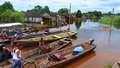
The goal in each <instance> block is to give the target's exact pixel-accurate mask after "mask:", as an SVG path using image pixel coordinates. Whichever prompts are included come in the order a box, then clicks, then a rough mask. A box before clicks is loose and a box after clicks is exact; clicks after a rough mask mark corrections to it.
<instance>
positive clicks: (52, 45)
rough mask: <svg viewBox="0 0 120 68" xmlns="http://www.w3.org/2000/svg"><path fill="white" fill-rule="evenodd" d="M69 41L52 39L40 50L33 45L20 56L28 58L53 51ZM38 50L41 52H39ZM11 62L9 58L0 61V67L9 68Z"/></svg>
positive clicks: (64, 45)
mask: <svg viewBox="0 0 120 68" xmlns="http://www.w3.org/2000/svg"><path fill="white" fill-rule="evenodd" d="M60 42H62V43H60ZM70 43H71V41H70V40H66V39H60V40H57V41H54V42H52V43H49V44H46V45H45V46H46V48H43V49H41V50H40V48H39V47H38V46H37V47H35V48H32V49H31V50H29V51H27V52H24V53H23V54H22V56H23V57H24V58H29V57H31V56H38V55H41V54H45V53H48V52H51V51H54V50H59V49H62V48H64V47H66V46H67V45H68V44H70ZM49 47H50V48H49ZM39 51H40V52H41V53H39ZM8 63H9V64H8ZM11 64H12V61H11V59H9V60H6V61H3V62H0V67H2V68H6V67H7V68H9V67H11Z"/></svg>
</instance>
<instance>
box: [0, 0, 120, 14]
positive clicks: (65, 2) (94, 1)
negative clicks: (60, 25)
mask: <svg viewBox="0 0 120 68" xmlns="http://www.w3.org/2000/svg"><path fill="white" fill-rule="evenodd" d="M5 1H10V2H11V3H12V4H13V6H14V8H15V9H16V10H18V11H26V10H28V9H32V8H33V7H34V6H36V5H40V6H42V7H44V6H46V5H48V6H49V8H50V10H51V11H54V12H57V11H58V10H59V9H60V8H69V7H70V3H71V11H72V12H75V11H77V10H78V9H80V10H81V11H82V12H88V11H94V10H98V11H102V12H109V11H112V8H114V9H115V11H114V13H118V12H120V0H0V5H1V4H3V3H4V2H5Z"/></svg>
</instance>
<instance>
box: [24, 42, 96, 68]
mask: <svg viewBox="0 0 120 68" xmlns="http://www.w3.org/2000/svg"><path fill="white" fill-rule="evenodd" d="M80 46H81V47H83V48H84V52H83V53H78V54H77V55H74V56H73V55H72V52H73V50H74V49H75V48H76V47H80ZM95 48H96V45H95V44H89V43H85V44H80V45H76V46H72V47H68V48H64V49H61V50H57V51H53V52H50V53H47V54H43V55H40V56H37V57H34V58H32V59H34V60H35V61H34V64H35V65H36V67H38V68H62V66H65V65H66V64H69V63H72V62H73V61H74V60H77V59H79V58H80V57H83V56H85V55H86V54H88V53H89V52H91V51H93V50H94V49H95ZM56 54H58V55H60V56H64V57H65V59H63V60H61V59H60V58H58V57H57V56H56ZM25 66H27V64H25V65H23V68H24V67H25Z"/></svg>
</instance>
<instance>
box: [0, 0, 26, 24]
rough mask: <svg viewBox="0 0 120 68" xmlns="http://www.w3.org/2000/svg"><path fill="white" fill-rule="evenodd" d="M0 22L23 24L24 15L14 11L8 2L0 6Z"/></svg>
mask: <svg viewBox="0 0 120 68" xmlns="http://www.w3.org/2000/svg"><path fill="white" fill-rule="evenodd" d="M0 21H2V22H23V21H24V13H23V12H19V11H16V10H15V9H14V8H13V5H12V4H11V3H10V2H5V3H4V4H2V5H0Z"/></svg>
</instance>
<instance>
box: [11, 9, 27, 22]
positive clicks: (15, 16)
mask: <svg viewBox="0 0 120 68" xmlns="http://www.w3.org/2000/svg"><path fill="white" fill-rule="evenodd" d="M10 17H11V21H12V22H23V21H24V17H25V15H24V13H23V12H18V11H15V12H13V13H12V14H11V15H10Z"/></svg>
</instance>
